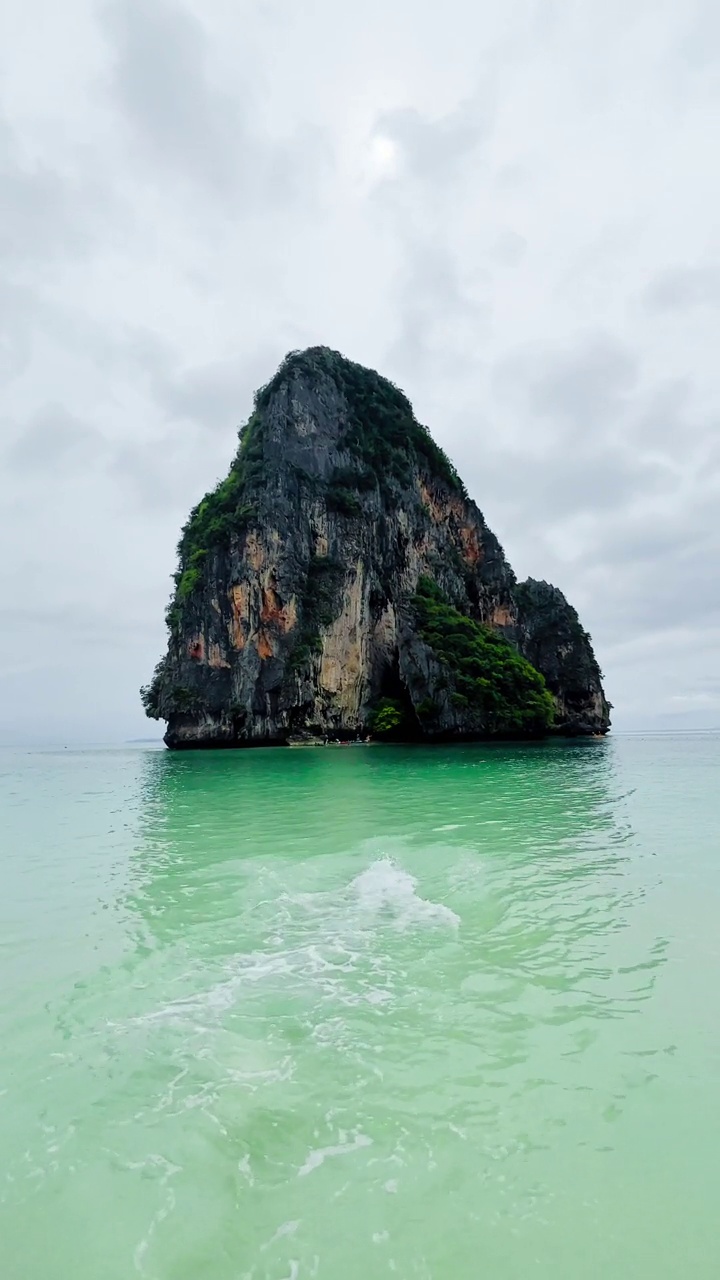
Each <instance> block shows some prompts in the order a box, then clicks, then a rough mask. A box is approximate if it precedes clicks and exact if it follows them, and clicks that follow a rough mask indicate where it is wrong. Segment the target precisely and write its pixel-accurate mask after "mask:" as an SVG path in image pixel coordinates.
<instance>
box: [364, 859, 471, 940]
mask: <svg viewBox="0 0 720 1280" xmlns="http://www.w3.org/2000/svg"><path fill="white" fill-rule="evenodd" d="M350 888H351V890H352V891H353V893H354V895H355V897H356V899H357V901H358V904H359V906H360V908H361V910H363V911H366V912H367V913H368V914H371V915H386V916H388V917H390V918H391V919H392V920H393V923H394V924H395V927H396V928H398V929H408V928H411V927H412V926H413V925H423V924H431V925H451V926H452V928H454V929H456V928H457V927H458V925H459V924H460V917H459V916H457V915H456V914H455V912H454V911H452V910H451V908H450V907H446V906H445V905H444V903H442V902H432V901H431V900H430V899H428V898H421V897H420V894H419V893H418V892H417V880H416V879H415V877H414V876H411V875H410V872H409V871H404V870H403V868H402V867H399V866H398V864H397V863H396V862H394V861H393V860H392V858H387V857H385V858H378V859H377V860H376V861H375V862H372V863H371V864H370V866H369V867H366V868H365V870H364V871H361V872H360V875H359V876H356V877H355V879H354V880H353V881H352V884H351V886H350Z"/></svg>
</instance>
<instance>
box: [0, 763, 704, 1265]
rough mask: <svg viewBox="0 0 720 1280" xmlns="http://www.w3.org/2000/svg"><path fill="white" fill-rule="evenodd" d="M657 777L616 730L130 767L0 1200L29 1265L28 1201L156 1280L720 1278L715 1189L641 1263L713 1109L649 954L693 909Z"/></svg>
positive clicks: (39, 1031)
mask: <svg viewBox="0 0 720 1280" xmlns="http://www.w3.org/2000/svg"><path fill="white" fill-rule="evenodd" d="M633 752H634V753H635V754H633ZM647 759H648V756H647V752H646V754H645V755H643V754H642V751H641V750H639V748H638V744H631V745H630V746H628V745H627V744H623V742H622V741H621V740H620V741H615V742H613V741H603V742H589V743H570V744H567V743H566V744H560V743H557V744H546V745H538V746H537V747H534V746H533V747H517V746H501V747H478V746H462V747H452V748H433V749H425V748H421V747H418V748H411V749H406V748H394V747H388V748H382V747H372V748H346V749H318V750H303V751H253V752H220V753H209V752H208V753H197V754H188V755H176V754H170V753H166V752H147V753H142V754H141V753H137V754H136V755H135V756H134V757H132V762H129V760H130V758H129V757H128V761H125V764H124V765H123V768H124V769H126V773H125V774H124V775H123V776H124V782H123V784H122V785H123V786H124V787H125V792H124V794H125V798H126V803H125V805H124V809H123V812H124V815H125V830H126V860H125V864H124V867H125V869H124V873H123V878H122V884H117V886H116V891H115V892H114V893H110V895H109V896H108V897H107V901H106V902H105V904H104V906H105V908H106V911H105V919H104V921H103V924H102V925H98V926H97V939H98V940H97V941H96V943H95V944H94V945H95V946H96V947H97V948H98V950H99V955H98V959H97V961H96V962H95V963H91V964H88V963H87V962H83V965H82V972H80V973H79V974H78V976H77V978H76V980H75V981H74V982H73V983H70V984H68V983H66V982H65V983H63V987H62V989H61V990H57V991H54V992H53V991H52V990H50V991H49V994H48V998H47V1001H46V1006H45V1014H44V1017H42V1018H39V1019H38V1021H37V1023H36V1024H33V1025H32V1026H31V1028H30V1030H29V1032H28V1038H27V1046H26V1047H27V1050H28V1051H30V1052H31V1053H32V1054H34V1056H35V1057H36V1056H37V1050H38V1046H39V1045H42V1049H41V1056H42V1058H43V1070H42V1071H37V1070H35V1071H33V1070H31V1071H30V1075H29V1080H30V1081H31V1083H32V1089H31V1090H29V1091H28V1094H27V1096H23V1098H22V1103H21V1110H22V1108H24V1113H23V1115H22V1118H21V1122H20V1123H18V1124H16V1126H15V1130H14V1135H13V1134H12V1133H11V1135H10V1137H11V1138H12V1140H13V1141H14V1144H15V1146H14V1149H13V1150H12V1151H11V1165H10V1172H11V1178H10V1181H9V1183H8V1190H7V1191H6V1196H5V1204H6V1205H7V1206H8V1207H9V1206H12V1212H13V1218H12V1227H11V1237H10V1238H11V1239H12V1240H14V1241H15V1246H14V1247H15V1249H16V1250H17V1249H18V1248H22V1249H25V1250H26V1256H25V1258H24V1265H25V1271H24V1272H23V1274H24V1275H27V1276H29V1277H31V1278H32V1280H34V1277H35V1276H36V1275H37V1276H38V1280H39V1277H40V1275H41V1274H42V1272H41V1268H40V1260H41V1256H42V1253H41V1251H40V1253H38V1254H37V1258H38V1259H39V1260H38V1261H37V1265H36V1263H35V1262H34V1261H33V1258H34V1257H35V1255H34V1254H32V1252H30V1253H27V1248H28V1246H27V1244H24V1245H21V1243H20V1242H21V1240H22V1239H24V1237H23V1236H22V1235H21V1233H22V1230H23V1225H24V1224H25V1225H27V1223H29V1216H28V1215H29V1214H30V1213H35V1214H36V1213H37V1212H38V1210H40V1211H41V1212H42V1214H43V1215H44V1217H45V1218H46V1219H49V1220H50V1222H51V1226H52V1230H53V1231H54V1232H55V1238H56V1247H57V1248H58V1249H59V1255H58V1256H59V1257H60V1259H61V1260H62V1261H63V1265H64V1266H65V1268H66V1272H65V1273H67V1268H69V1267H70V1265H71V1262H72V1267H73V1270H72V1274H73V1275H74V1277H76V1280H85V1277H87V1280H90V1277H91V1276H93V1277H94V1276H96V1275H97V1274H100V1272H99V1271H98V1270H97V1267H98V1266H99V1265H100V1259H101V1258H102V1259H103V1261H102V1274H103V1275H104V1276H105V1275H108V1276H110V1277H113V1276H115V1275H117V1276H118V1278H119V1277H121V1276H122V1277H125V1276H127V1275H129V1274H133V1273H135V1274H138V1275H141V1276H147V1277H154V1278H157V1280H171V1278H172V1280H197V1278H198V1277H207V1280H231V1278H232V1280H237V1278H238V1277H239V1276H240V1277H252V1278H253V1280H264V1278H266V1280H286V1278H287V1277H288V1276H294V1277H298V1280H303V1277H306V1276H320V1277H332V1278H333V1280H334V1278H335V1277H337V1276H338V1275H343V1277H350V1278H352V1277H355V1276H357V1277H358V1280H360V1277H362V1278H363V1280H368V1277H370V1280H372V1278H373V1277H380V1276H386V1275H393V1274H396V1275H399V1276H416V1275H417V1276H426V1277H434V1278H435V1280H441V1278H442V1280H446V1278H447V1277H450V1276H452V1277H453V1278H457V1280H464V1278H466V1277H467V1278H468V1280H469V1278H470V1277H474V1276H475V1275H477V1274H479V1273H484V1271H486V1272H487V1274H489V1275H508V1276H511V1275H518V1276H520V1275H523V1276H524V1275H527V1274H533V1275H536V1276H539V1277H541V1280H542V1278H543V1277H548V1280H549V1277H550V1276H552V1277H553V1278H554V1280H555V1278H556V1277H558V1276H561V1277H562V1276H567V1277H568V1280H570V1277H571V1276H572V1277H574V1276H576V1275H578V1274H583V1275H588V1276H597V1277H600V1276H605V1275H607V1274H608V1271H609V1270H611V1271H612V1273H613V1274H615V1275H619V1276H621V1277H623V1276H626V1277H628V1278H629V1277H630V1276H635V1275H638V1274H643V1275H644V1274H648V1275H650V1274H652V1275H656V1274H657V1275H665V1274H667V1275H668V1276H669V1275H670V1274H671V1272H669V1271H667V1270H666V1269H664V1268H666V1265H667V1266H670V1265H672V1266H675V1265H676V1264H677V1261H678V1259H679V1258H681V1257H682V1258H684V1259H687V1258H688V1257H689V1256H690V1255H691V1254H692V1249H693V1248H694V1249H695V1250H696V1253H695V1257H694V1263H693V1265H694V1266H695V1273H696V1274H701V1275H707V1276H708V1277H709V1276H710V1275H711V1274H714V1271H711V1270H710V1269H705V1270H704V1271H703V1269H702V1268H703V1266H704V1265H705V1264H704V1256H705V1254H704V1252H703V1251H704V1250H705V1245H704V1244H703V1243H702V1241H703V1240H705V1239H706V1238H709V1232H710V1226H711V1220H712V1216H713V1212H714V1211H711V1208H710V1197H709V1195H708V1194H705V1192H704V1190H703V1188H704V1186H705V1182H704V1180H703V1175H701V1176H700V1177H699V1179H697V1180H696V1179H695V1178H694V1177H693V1176H691V1175H690V1174H689V1173H686V1175H685V1184H686V1187H687V1194H689V1192H690V1189H691V1188H692V1193H693V1201H692V1204H693V1211H692V1212H693V1214H694V1215H695V1236H694V1240H695V1244H694V1245H692V1246H690V1253H688V1245H687V1242H686V1243H685V1244H684V1245H683V1246H682V1248H681V1247H680V1244H679V1243H678V1244H677V1247H676V1248H675V1246H673V1245H671V1244H669V1243H668V1241H667V1240H665V1243H664V1245H663V1246H662V1248H660V1249H657V1248H655V1246H654V1244H653V1241H652V1239H651V1238H650V1236H649V1235H648V1233H647V1230H642V1231H641V1232H640V1238H641V1241H642V1247H641V1249H640V1253H639V1254H637V1256H636V1258H635V1262H631V1261H627V1260H628V1259H629V1258H631V1255H632V1248H630V1243H629V1242H631V1241H633V1240H635V1239H636V1235H637V1227H636V1221H637V1219H638V1217H640V1218H642V1216H643V1215H644V1214H646V1213H650V1211H651V1210H654V1211H655V1213H656V1214H657V1210H658V1206H661V1208H662V1212H664V1213H665V1214H666V1215H667V1218H668V1222H670V1221H672V1222H673V1223H675V1224H676V1223H677V1222H678V1220H679V1218H680V1217H682V1213H681V1212H680V1211H679V1210H678V1209H676V1208H675V1201H674V1200H672V1199H671V1198H670V1195H669V1189H670V1188H671V1187H674V1188H675V1189H676V1190H677V1186H678V1179H680V1181H681V1182H682V1175H681V1173H680V1169H679V1166H678V1165H677V1163H676V1162H674V1161H673V1158H672V1151H671V1153H670V1156H669V1157H668V1155H667V1151H666V1152H665V1164H664V1165H663V1163H662V1160H661V1152H662V1148H663V1144H665V1146H667V1142H668V1141H669V1142H670V1144H671V1147H672V1142H673V1141H674V1136H673V1135H675V1134H676V1133H680V1132H687V1127H688V1125H690V1126H692V1124H693V1123H695V1122H697V1121H698V1120H699V1116H700V1114H701V1110H702V1108H700V1109H699V1110H698V1111H697V1112H693V1113H692V1114H690V1115H688V1113H687V1111H686V1092H685V1090H684V1087H683V1080H684V1076H683V1074H682V1072H681V1071H680V1069H679V1067H678V1063H677V1061H676V1056H677V1052H678V1041H679V1040H681V1041H682V1043H684V1044H685V1045H687V1046H690V1045H692V1044H693V1036H692V1031H691V1030H690V1029H688V1028H687V1027H684V1026H683V999H684V998H685V996H684V989H683V988H681V989H680V990H678V989H677V987H676V986H675V985H674V983H673V978H672V976H669V975H668V970H667V963H668V960H669V959H670V958H672V955H673V950H675V952H677V950H678V947H679V946H681V945H682V944H681V942H680V939H681V938H682V937H684V936H685V922H686V915H685V908H684V907H683V906H682V901H683V897H682V893H677V892H676V896H675V902H676V904H677V914H676V917H675V919H674V924H673V919H672V918H671V917H670V915H668V913H667V911H666V909H665V906H664V904H665V896H664V895H665V883H666V877H667V875H668V871H669V870H671V869H672V868H673V867H674V866H675V862H674V854H675V848H676V845H675V835H676V832H677V831H678V830H679V829H683V828H684V827H685V817H684V815H683V814H682V813H681V812H680V810H679V805H680V800H681V796H682V794H687V786H685V788H684V789H683V779H682V778H681V777H680V776H679V775H678V764H677V759H673V760H672V762H671V771H665V772H663V771H664V769H665V765H664V757H663V756H662V752H660V754H659V755H658V753H657V752H656V753H655V755H654V756H651V768H650V770H649V771H648V767H647ZM713 764H714V757H713ZM706 768H707V769H709V764H708V760H707V759H706V758H705V757H704V756H703V757H702V758H701V757H700V756H698V758H697V766H696V769H695V771H694V773H693V777H695V778H697V776H698V770H699V772H700V773H701V774H702V773H703V770H704V769H706ZM660 775H662V778H661V777H660ZM703 776H705V775H703ZM709 776H710V774H709V772H708V774H707V777H708V778H709ZM117 785H118V786H120V783H119V782H118V783H117ZM668 788H669V789H670V791H672V790H673V788H674V792H675V808H674V809H673V807H672V806H670V807H668V803H667V801H668V794H669V792H668ZM96 790H97V794H98V796H100V797H102V796H104V795H105V792H103V789H102V786H101V787H99V788H96ZM703 794H704V792H703ZM673 814H675V817H673ZM698 821H700V820H699V817H698V813H697V811H696V822H698ZM700 827H701V829H702V830H703V831H704V829H705V828H704V827H702V822H701V821H700ZM709 830H710V827H709V825H708V832H709ZM704 848H705V844H704V836H703V837H702V838H699V839H698V841H697V849H698V856H699V857H700V859H701V862H702V860H703V857H704V854H703V850H704ZM93 865H95V864H94V863H93ZM703 865H704V863H703ZM706 891H707V885H696V886H695V887H694V889H693V893H692V897H693V911H695V910H696V899H702V896H703V894H704V893H705V892H706ZM684 892H685V894H686V895H687V892H688V889H687V886H685V889H684ZM93 927H95V926H93ZM101 936H102V941H100V938H101ZM687 936H688V937H689V936H691V935H690V934H689V933H688V935H687ZM693 936H694V935H693ZM665 975H668V976H665ZM15 1031H16V1033H17V1034H18V1035H19V1036H21V1035H22V1028H19V1027H16V1028H15ZM33 1036H35V1045H34V1049H33ZM51 1046H52V1047H51ZM687 1051H688V1052H689V1049H688V1050H687ZM697 1051H698V1053H699V1052H700V1049H699V1046H697ZM686 1069H687V1063H686V1064H685V1066H684V1068H683V1070H686ZM20 1092H21V1093H22V1091H20ZM661 1116H662V1122H663V1123H662V1126H660V1125H659V1119H660V1117H661ZM703 1124H704V1122H703ZM48 1126H49V1127H48ZM704 1132H705V1136H706V1138H707V1141H708V1142H709V1140H710V1139H709V1134H708V1132H707V1125H705V1124H704ZM1 1134H2V1130H1V1129H0V1135H1ZM662 1134H664V1135H665V1137H664V1138H663V1137H662V1136H661V1135H662ZM20 1137H22V1141H18V1139H19V1138H20ZM668 1158H669V1160H670V1166H671V1167H674V1174H673V1175H672V1176H666V1173H665V1170H667V1168H668ZM26 1174H27V1176H25V1175H26ZM28 1180H29V1181H30V1183H31V1184H33V1194H34V1197H35V1200H34V1207H32V1205H33V1201H32V1200H31V1199H29V1198H28ZM33 1180H34V1183H33ZM696 1181H699V1184H700V1190H699V1189H698V1186H697V1185H696ZM38 1200H39V1203H38ZM111 1203H112V1204H113V1206H114V1209H113V1214H112V1222H111V1223H107V1222H106V1223H105V1224H104V1226H103V1228H102V1229H101V1231H100V1236H101V1237H104V1239H105V1245H106V1247H105V1249H104V1250H103V1249H102V1248H101V1247H98V1249H97V1250H95V1251H94V1250H93V1248H91V1249H89V1251H88V1252H87V1254H86V1255H84V1257H83V1258H82V1259H80V1260H79V1259H78V1251H77V1249H76V1248H75V1247H74V1245H75V1242H76V1239H77V1236H76V1235H75V1234H74V1233H79V1237H80V1238H83V1232H84V1228H83V1226H82V1222H85V1221H87V1218H88V1214H92V1213H93V1210H94V1211H95V1213H96V1214H97V1216H98V1217H99V1218H103V1216H104V1217H107V1205H108V1204H111ZM706 1206H707V1221H706V1220H705V1217H704V1216H703V1215H704V1213H705V1207H706ZM685 1214H686V1216H687V1204H686V1205H685ZM673 1229H674V1228H673ZM633 1232H635V1235H633ZM698 1233H699V1234H698ZM58 1242H59V1243H58ZM111 1245H112V1247H111ZM34 1247H35V1246H33V1248H34ZM673 1248H675V1252H674V1253H673ZM628 1249H630V1253H628ZM108 1250H109V1252H108ZM643 1250H645V1253H644V1254H643ZM1 1252H2V1250H1V1248H0V1253H1ZM636 1252H637V1251H636ZM641 1255H642V1256H641ZM673 1259H674V1260H673ZM479 1260H482V1268H481V1271H480V1272H478V1266H479ZM626 1261H627V1265H625V1262H626ZM648 1267H650V1270H648V1269H647V1268H648ZM33 1268H35V1269H33ZM113 1268H115V1269H114V1270H113ZM643 1268H645V1269H643Z"/></svg>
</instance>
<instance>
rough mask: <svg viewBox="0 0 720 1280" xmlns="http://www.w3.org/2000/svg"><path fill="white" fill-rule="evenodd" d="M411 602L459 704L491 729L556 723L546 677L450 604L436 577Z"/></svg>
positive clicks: (524, 729) (535, 729)
mask: <svg viewBox="0 0 720 1280" xmlns="http://www.w3.org/2000/svg"><path fill="white" fill-rule="evenodd" d="M412 603H413V607H414V610H415V615H416V618H417V622H418V630H419V633H420V635H421V637H422V639H423V640H424V641H425V643H426V644H427V645H428V646H429V647H430V648H431V649H432V651H433V653H434V654H435V657H436V658H437V659H438V660H439V661H440V662H441V663H442V664H443V666H444V667H446V668H447V671H448V675H449V677H450V678H451V679H452V683H453V685H454V692H453V694H452V702H453V704H454V705H455V706H456V707H458V708H467V709H469V710H473V711H476V712H478V713H479V714H480V716H481V717H482V720H483V722H484V724H485V726H486V727H487V731H488V732H489V733H497V734H513V733H523V734H526V733H543V732H545V731H546V730H548V729H550V728H551V727H552V723H553V718H554V710H555V704H554V702H553V698H552V695H551V693H550V692H549V690H548V688H547V685H546V684H545V681H544V679H543V677H542V676H541V675H540V672H539V671H536V670H535V668H534V667H532V666H531V665H530V663H529V662H527V661H526V660H525V658H522V657H521V656H520V654H519V653H518V652H517V650H516V649H514V648H513V647H512V645H511V644H509V643H508V641H507V640H505V638H504V637H503V636H501V635H499V633H498V632H496V631H493V630H492V629H491V628H490V627H485V626H482V625H481V624H480V623H477V622H473V620H472V619H471V618H468V617H466V616H465V614H463V613H460V611H459V610H458V609H455V608H453V606H452V605H450V604H448V602H447V601H446V600H445V598H444V596H443V594H442V592H441V591H440V588H439V587H438V586H437V584H436V583H434V582H433V581H432V579H431V578H421V579H420V581H419V583H418V589H417V593H416V595H415V596H414V597H413V601H412Z"/></svg>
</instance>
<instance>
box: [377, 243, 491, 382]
mask: <svg viewBox="0 0 720 1280" xmlns="http://www.w3.org/2000/svg"><path fill="white" fill-rule="evenodd" d="M398 313H399V318H400V327H399V333H398V335H397V337H396V339H395V341H394V343H393V344H392V345H391V347H390V349H389V352H388V364H389V365H390V366H392V367H397V368H398V369H399V370H400V372H401V373H402V374H403V375H404V376H409V377H414V378H418V379H419V378H422V377H424V376H427V374H428V373H429V372H430V369H431V368H432V369H433V370H434V371H435V372H438V371H439V370H442V372H444V373H445V374H451V373H452V372H453V370H455V371H457V370H458V369H461V368H462V369H464V368H465V367H466V361H467V359H468V356H469V355H470V354H471V353H472V352H473V351H474V350H477V347H478V346H479V343H480V340H481V337H482V335H483V334H484V332H485V330H486V327H487V322H488V308H487V305H486V304H485V303H483V302H482V301H481V300H480V299H478V298H477V297H473V296H472V295H471V294H470V292H469V290H468V286H467V282H466V281H464V280H463V272H462V267H461V264H460V263H458V262H456V261H455V260H454V258H453V255H452V254H451V253H450V251H449V250H448V249H447V248H446V247H444V246H443V245H442V244H439V243H428V242H426V241H420V242H418V243H417V244H414V245H413V246H412V247H410V245H409V244H408V245H406V261H405V266H404V269H403V271H402V273H401V276H400V283H399V289H398Z"/></svg>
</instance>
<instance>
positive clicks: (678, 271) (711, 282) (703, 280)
mask: <svg viewBox="0 0 720 1280" xmlns="http://www.w3.org/2000/svg"><path fill="white" fill-rule="evenodd" d="M643 302H644V304H645V306H646V307H647V309H648V310H650V311H661V312H662V311H683V310H685V309H686V308H689V307H718V306H720V266H717V265H716V264H715V263H708V264H707V265H706V266H699V267H691V266H685V267H671V268H668V270H667V271H663V272H661V273H660V274H659V275H657V276H656V277H655V279H654V280H652V281H651V283H650V284H649V285H648V286H647V288H646V290H645V293H644V295H643Z"/></svg>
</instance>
